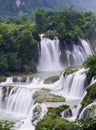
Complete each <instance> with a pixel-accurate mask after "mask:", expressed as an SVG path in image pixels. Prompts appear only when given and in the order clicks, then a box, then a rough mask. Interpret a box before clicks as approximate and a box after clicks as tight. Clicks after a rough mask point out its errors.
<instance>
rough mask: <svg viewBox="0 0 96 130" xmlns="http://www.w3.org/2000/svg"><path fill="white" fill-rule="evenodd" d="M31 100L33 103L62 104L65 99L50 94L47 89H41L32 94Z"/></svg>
mask: <svg viewBox="0 0 96 130" xmlns="http://www.w3.org/2000/svg"><path fill="white" fill-rule="evenodd" d="M33 99H34V101H35V103H43V102H64V101H65V98H64V97H61V96H58V95H55V94H52V93H50V90H49V89H41V90H38V91H36V92H35V93H34V95H33Z"/></svg>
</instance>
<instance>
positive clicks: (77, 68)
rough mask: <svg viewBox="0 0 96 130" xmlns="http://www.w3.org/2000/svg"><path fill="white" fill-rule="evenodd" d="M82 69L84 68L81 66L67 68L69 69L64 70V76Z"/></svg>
mask: <svg viewBox="0 0 96 130" xmlns="http://www.w3.org/2000/svg"><path fill="white" fill-rule="evenodd" d="M81 68H82V67H80V66H70V67H67V68H66V69H65V70H64V73H63V75H69V74H72V73H74V72H76V71H78V70H79V69H81Z"/></svg>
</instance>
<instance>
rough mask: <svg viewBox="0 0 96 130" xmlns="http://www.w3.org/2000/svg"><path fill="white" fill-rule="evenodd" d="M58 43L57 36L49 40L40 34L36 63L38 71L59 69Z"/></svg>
mask: <svg viewBox="0 0 96 130" xmlns="http://www.w3.org/2000/svg"><path fill="white" fill-rule="evenodd" d="M60 55H61V51H60V45H59V40H58V38H54V40H50V39H48V38H43V37H42V36H41V42H40V57H39V63H38V65H37V70H38V71H60V70H62V65H61V63H60Z"/></svg>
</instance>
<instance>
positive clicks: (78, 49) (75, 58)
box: [64, 40, 93, 66]
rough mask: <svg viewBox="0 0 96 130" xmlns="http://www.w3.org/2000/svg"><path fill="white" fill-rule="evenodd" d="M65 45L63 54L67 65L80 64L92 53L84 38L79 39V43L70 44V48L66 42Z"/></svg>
mask: <svg viewBox="0 0 96 130" xmlns="http://www.w3.org/2000/svg"><path fill="white" fill-rule="evenodd" d="M64 45H65V50H64V51H65V54H66V57H67V65H68V66H71V65H82V63H83V62H84V61H85V60H86V59H87V57H88V56H89V55H92V53H93V52H92V50H91V47H90V44H89V43H88V42H87V41H85V40H80V43H77V44H72V45H71V46H72V49H71V50H70V48H69V46H68V44H67V43H64Z"/></svg>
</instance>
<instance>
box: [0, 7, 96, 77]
mask: <svg viewBox="0 0 96 130" xmlns="http://www.w3.org/2000/svg"><path fill="white" fill-rule="evenodd" d="M95 19H96V16H95V14H93V13H91V12H86V13H81V12H76V11H74V10H73V9H72V8H70V9H64V10H60V11H50V10H49V11H48V10H47V11H46V10H44V9H37V10H36V11H35V22H32V20H30V18H29V17H28V15H27V14H22V15H20V16H19V17H15V18H12V19H9V20H7V21H6V22H1V23H0V55H1V56H0V74H1V75H2V74H3V75H5V74H6V75H8V74H10V73H18V72H19V73H22V72H24V73H28V72H36V63H37V61H38V44H39V41H40V38H39V34H41V33H44V34H45V35H44V36H45V37H49V38H51V39H52V38H53V37H54V36H58V38H59V40H60V41H61V42H62V41H66V42H67V43H68V44H70V43H71V42H75V41H78V40H79V39H82V38H85V39H86V38H89V39H91V38H93V37H94V36H95V35H94V34H95V29H94V26H95V25H96V20H95Z"/></svg>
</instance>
